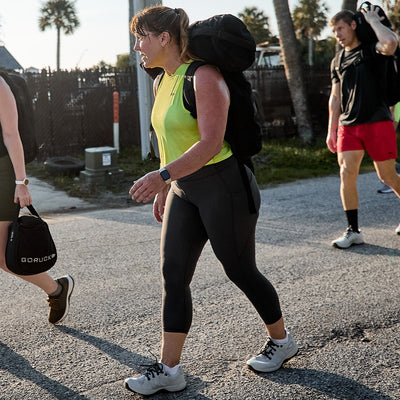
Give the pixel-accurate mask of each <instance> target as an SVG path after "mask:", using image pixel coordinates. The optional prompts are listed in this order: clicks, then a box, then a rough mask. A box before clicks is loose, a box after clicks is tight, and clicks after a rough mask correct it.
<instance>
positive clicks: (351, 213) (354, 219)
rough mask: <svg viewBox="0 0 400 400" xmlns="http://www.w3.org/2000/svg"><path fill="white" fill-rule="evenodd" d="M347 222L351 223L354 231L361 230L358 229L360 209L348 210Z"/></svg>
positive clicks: (350, 226) (350, 225)
mask: <svg viewBox="0 0 400 400" xmlns="http://www.w3.org/2000/svg"><path fill="white" fill-rule="evenodd" d="M345 212H346V217H347V222H348V224H349V228H351V229H352V230H353V231H354V232H359V230H358V209H355V210H346V211H345Z"/></svg>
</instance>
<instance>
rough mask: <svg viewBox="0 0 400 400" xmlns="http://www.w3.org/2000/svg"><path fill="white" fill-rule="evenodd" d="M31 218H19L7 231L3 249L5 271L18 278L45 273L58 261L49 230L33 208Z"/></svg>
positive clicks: (31, 208) (17, 217)
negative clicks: (4, 250)
mask: <svg viewBox="0 0 400 400" xmlns="http://www.w3.org/2000/svg"><path fill="white" fill-rule="evenodd" d="M28 209H29V211H30V213H31V215H22V216H19V213H20V207H18V211H17V214H16V218H15V219H14V221H13V222H12V223H11V225H10V227H9V228H8V240H7V247H6V265H7V268H8V269H9V270H10V271H12V272H14V273H15V274H17V275H35V274H38V273H40V272H45V271H48V270H49V269H50V268H51V267H53V266H54V264H55V263H56V261H57V250H56V246H55V244H54V241H53V238H52V236H51V233H50V230H49V227H48V225H47V223H46V222H45V221H43V220H42V218H40V216H39V214H38V213H37V211H36V210H35V209H34V207H33V206H32V205H31V206H28Z"/></svg>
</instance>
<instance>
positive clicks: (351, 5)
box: [342, 0, 357, 11]
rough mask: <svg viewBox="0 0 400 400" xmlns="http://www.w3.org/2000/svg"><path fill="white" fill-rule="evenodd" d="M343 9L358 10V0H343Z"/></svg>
mask: <svg viewBox="0 0 400 400" xmlns="http://www.w3.org/2000/svg"><path fill="white" fill-rule="evenodd" d="M342 10H351V11H356V10H357V0H343V3H342Z"/></svg>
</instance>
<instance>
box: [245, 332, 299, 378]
mask: <svg viewBox="0 0 400 400" xmlns="http://www.w3.org/2000/svg"><path fill="white" fill-rule="evenodd" d="M298 350H299V349H298V347H297V344H296V342H295V341H294V339H293V338H292V336H291V335H290V333H288V342H287V343H286V344H277V343H275V342H274V340H273V339H271V338H268V340H267V342H266V343H265V345H264V347H263V348H262V349H261V351H260V354H258V355H257V356H255V357H253V358H250V360H248V361H247V365H248V366H249V367H250V368H252V369H254V370H255V371H258V372H273V371H276V370H277V369H279V368H280V367H281V366H282V364H283V363H284V362H285V361H288V360H289V359H291V358H292V357H294V356H295V355H296V354H297V352H298Z"/></svg>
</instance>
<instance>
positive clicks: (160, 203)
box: [153, 186, 168, 222]
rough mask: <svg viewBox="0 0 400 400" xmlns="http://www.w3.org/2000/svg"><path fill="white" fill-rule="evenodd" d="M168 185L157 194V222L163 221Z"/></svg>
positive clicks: (155, 202)
mask: <svg viewBox="0 0 400 400" xmlns="http://www.w3.org/2000/svg"><path fill="white" fill-rule="evenodd" d="M167 194H168V187H167V186H166V187H165V189H164V190H162V191H161V192H159V193H157V194H156V197H155V199H154V203H153V215H154V218H155V219H156V221H157V222H163V216H164V209H165V201H166V199H167Z"/></svg>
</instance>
